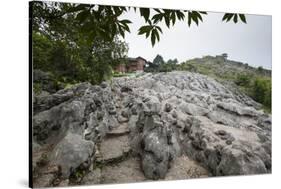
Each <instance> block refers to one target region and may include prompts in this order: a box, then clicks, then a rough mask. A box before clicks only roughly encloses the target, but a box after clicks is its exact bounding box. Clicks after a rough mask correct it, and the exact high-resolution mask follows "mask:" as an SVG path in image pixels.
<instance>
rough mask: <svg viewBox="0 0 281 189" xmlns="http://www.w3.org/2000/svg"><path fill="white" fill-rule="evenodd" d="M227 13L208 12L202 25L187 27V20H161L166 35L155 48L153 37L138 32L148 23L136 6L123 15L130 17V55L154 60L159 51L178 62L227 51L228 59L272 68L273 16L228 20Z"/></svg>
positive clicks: (128, 36)
mask: <svg viewBox="0 0 281 189" xmlns="http://www.w3.org/2000/svg"><path fill="white" fill-rule="evenodd" d="M223 15H224V13H214V12H208V15H203V22H200V24H199V26H197V25H196V24H195V23H192V24H191V27H188V24H187V21H180V22H176V24H175V25H174V26H173V27H170V28H167V27H166V26H165V25H164V23H161V24H160V25H159V26H161V28H162V30H163V34H162V35H160V42H158V43H156V45H155V46H154V47H152V45H151V41H150V39H146V38H145V36H144V35H138V34H137V33H138V29H139V28H140V27H141V26H143V25H146V24H145V23H144V21H143V18H141V17H140V16H139V13H138V12H137V13H135V12H134V11H133V9H131V10H130V11H129V12H127V13H125V14H124V15H122V17H121V18H122V19H129V20H131V21H132V22H133V23H132V24H130V30H131V33H126V36H125V41H126V42H127V43H128V45H129V52H128V56H129V57H138V56H141V57H143V58H145V59H147V60H149V61H153V59H154V58H155V56H156V55H157V54H160V55H162V57H163V58H164V60H166V61H167V60H168V59H174V58H177V59H178V61H179V62H183V61H186V60H188V59H192V58H200V57H202V56H205V55H212V56H215V55H220V54H222V53H227V54H228V57H229V58H228V59H230V60H235V61H241V62H243V63H248V64H249V65H251V66H254V67H258V66H262V67H263V68H267V69H271V51H272V20H271V16H264V15H246V18H247V24H244V23H242V22H238V23H237V24H234V23H233V22H229V23H225V22H222V21H221V19H222V17H223Z"/></svg>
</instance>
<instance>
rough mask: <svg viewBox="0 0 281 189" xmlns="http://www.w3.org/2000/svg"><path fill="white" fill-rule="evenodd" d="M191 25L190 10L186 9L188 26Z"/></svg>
mask: <svg viewBox="0 0 281 189" xmlns="http://www.w3.org/2000/svg"><path fill="white" fill-rule="evenodd" d="M190 25H191V12H189V11H188V26H189V27H190Z"/></svg>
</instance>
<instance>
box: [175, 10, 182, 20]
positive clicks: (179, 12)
mask: <svg viewBox="0 0 281 189" xmlns="http://www.w3.org/2000/svg"><path fill="white" fill-rule="evenodd" d="M176 14H177V17H178V19H179V20H183V19H184V14H183V13H182V12H181V11H176Z"/></svg>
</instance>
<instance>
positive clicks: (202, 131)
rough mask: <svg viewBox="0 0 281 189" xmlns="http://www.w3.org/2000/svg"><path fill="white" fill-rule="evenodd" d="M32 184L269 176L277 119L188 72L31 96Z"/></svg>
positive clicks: (201, 77) (232, 92) (154, 75)
mask: <svg viewBox="0 0 281 189" xmlns="http://www.w3.org/2000/svg"><path fill="white" fill-rule="evenodd" d="M33 101H34V102H33V105H34V116H33V177H34V179H33V180H34V187H46V186H67V185H81V184H104V183H128V182H139V181H149V180H159V179H160V180H175V179H187V178H201V177H209V176H223V175H246V174H247V175H248V174H264V173H271V116H270V115H267V114H265V113H264V112H263V111H262V110H259V109H260V105H259V104H258V103H256V102H254V101H253V100H252V99H251V98H249V97H247V96H246V95H243V94H241V93H239V92H238V91H234V90H233V89H229V88H226V87H225V86H223V85H221V84H220V83H218V82H216V81H215V80H213V79H211V78H209V77H207V76H203V75H200V74H195V73H190V72H169V73H158V74H144V75H141V76H138V77H135V78H125V77H124V78H116V79H114V80H113V81H112V82H111V83H106V82H104V83H102V84H101V85H100V86H93V85H91V84H89V83H81V84H77V85H75V86H72V87H70V88H67V89H63V90H59V91H58V92H56V93H53V94H47V93H41V95H38V96H34V99H33Z"/></svg>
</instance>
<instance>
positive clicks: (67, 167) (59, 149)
mask: <svg viewBox="0 0 281 189" xmlns="http://www.w3.org/2000/svg"><path fill="white" fill-rule="evenodd" d="M94 146H95V145H94V143H93V142H92V141H87V140H84V139H82V137H81V135H77V134H72V133H68V134H67V135H66V136H65V137H64V138H63V139H62V140H61V141H60V142H59V143H58V144H57V145H56V147H55V148H54V150H53V152H52V155H51V158H50V159H51V160H50V161H51V164H54V165H58V166H59V167H60V168H61V173H62V177H64V178H68V177H69V176H70V175H71V174H72V173H73V172H74V171H75V170H76V168H78V167H79V166H80V165H81V164H83V163H84V162H88V161H90V159H91V157H92V156H93V155H94V153H95V149H94Z"/></svg>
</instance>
